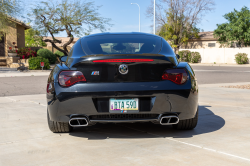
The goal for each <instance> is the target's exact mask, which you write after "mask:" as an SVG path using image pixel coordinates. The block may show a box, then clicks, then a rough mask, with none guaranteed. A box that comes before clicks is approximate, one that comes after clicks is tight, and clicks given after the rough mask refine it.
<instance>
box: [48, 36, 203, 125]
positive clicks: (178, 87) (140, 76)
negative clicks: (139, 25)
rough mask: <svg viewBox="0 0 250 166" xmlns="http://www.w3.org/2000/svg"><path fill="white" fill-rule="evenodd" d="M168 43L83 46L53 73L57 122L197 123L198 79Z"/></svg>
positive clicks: (52, 107) (52, 112) (104, 39)
mask: <svg viewBox="0 0 250 166" xmlns="http://www.w3.org/2000/svg"><path fill="white" fill-rule="evenodd" d="M169 49H171V48H170V47H169V45H168V44H167V43H166V41H165V40H162V39H161V38H160V37H157V36H151V35H150V36H147V35H137V36H136V35H113V36H111V35H103V36H95V37H89V38H86V39H85V38H83V39H81V40H80V41H78V42H77V43H76V44H75V45H74V48H73V49H72V50H71V53H70V55H69V57H68V60H67V62H66V63H65V64H62V65H58V66H56V67H55V68H54V70H53V71H52V72H51V75H50V78H49V81H48V86H47V92H48V93H47V99H48V112H49V116H50V119H51V121H56V122H63V123H69V124H70V125H71V126H74V127H76V126H88V125H92V124H95V123H97V122H98V123H110V122H114V123H118V122H142V121H143V122H148V121H150V122H153V123H158V124H162V125H169V124H177V123H178V122H179V121H180V120H184V119H190V118H194V117H195V115H196V112H197V107H198V89H197V85H196V81H195V75H194V73H193V71H192V69H191V67H190V66H189V65H188V64H187V63H178V62H177V60H176V58H175V55H174V53H173V51H172V50H169Z"/></svg>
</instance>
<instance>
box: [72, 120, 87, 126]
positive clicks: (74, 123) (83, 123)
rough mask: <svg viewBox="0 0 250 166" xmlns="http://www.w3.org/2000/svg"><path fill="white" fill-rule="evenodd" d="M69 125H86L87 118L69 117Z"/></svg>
mask: <svg viewBox="0 0 250 166" xmlns="http://www.w3.org/2000/svg"><path fill="white" fill-rule="evenodd" d="M69 125H70V126H72V127H81V126H88V125H89V123H88V120H87V119H86V118H71V119H70V120H69Z"/></svg>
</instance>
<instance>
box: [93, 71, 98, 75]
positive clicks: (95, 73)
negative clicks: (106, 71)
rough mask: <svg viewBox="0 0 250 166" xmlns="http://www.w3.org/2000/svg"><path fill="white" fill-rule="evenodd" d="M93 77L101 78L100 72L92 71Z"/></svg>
mask: <svg viewBox="0 0 250 166" xmlns="http://www.w3.org/2000/svg"><path fill="white" fill-rule="evenodd" d="M91 75H96V76H99V71H92V73H91Z"/></svg>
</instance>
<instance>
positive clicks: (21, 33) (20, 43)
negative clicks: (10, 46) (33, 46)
mask: <svg viewBox="0 0 250 166" xmlns="http://www.w3.org/2000/svg"><path fill="white" fill-rule="evenodd" d="M17 47H18V48H22V47H25V28H24V27H23V26H20V25H17Z"/></svg>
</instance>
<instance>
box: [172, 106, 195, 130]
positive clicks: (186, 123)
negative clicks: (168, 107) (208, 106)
mask: <svg viewBox="0 0 250 166" xmlns="http://www.w3.org/2000/svg"><path fill="white" fill-rule="evenodd" d="M198 113H199V109H197V112H196V114H195V117H194V118H192V119H185V120H180V121H179V123H177V124H174V125H173V128H174V129H177V130H192V129H194V128H195V127H196V125H197V123H198Z"/></svg>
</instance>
